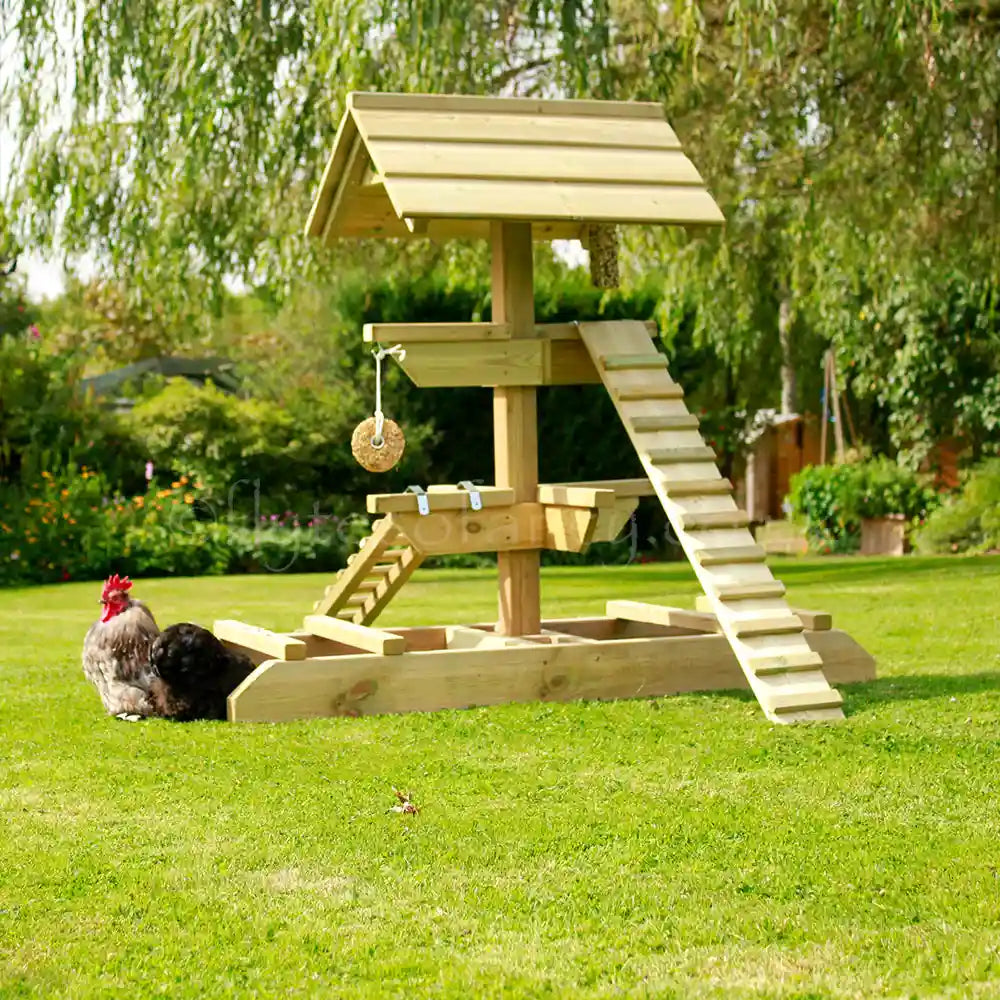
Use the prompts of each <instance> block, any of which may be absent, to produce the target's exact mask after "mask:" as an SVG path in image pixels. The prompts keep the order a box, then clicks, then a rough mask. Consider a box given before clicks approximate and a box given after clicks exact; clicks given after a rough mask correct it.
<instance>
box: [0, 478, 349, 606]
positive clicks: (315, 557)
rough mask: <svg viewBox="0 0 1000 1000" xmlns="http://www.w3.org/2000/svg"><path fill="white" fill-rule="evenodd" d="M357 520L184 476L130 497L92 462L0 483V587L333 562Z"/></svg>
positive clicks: (341, 557)
mask: <svg viewBox="0 0 1000 1000" xmlns="http://www.w3.org/2000/svg"><path fill="white" fill-rule="evenodd" d="M362 530H363V528H362V526H361V524H360V523H355V522H354V521H353V520H352V519H337V518H334V517H329V516H315V517H310V518H309V519H308V520H307V519H306V518H305V517H303V518H302V520H301V521H300V520H299V519H298V518H297V517H295V516H294V515H292V514H291V512H289V516H288V517H286V516H284V515H282V516H280V517H279V516H278V515H274V516H273V519H272V517H269V516H267V515H260V519H259V521H258V522H252V521H251V520H250V518H248V517H247V515H246V513H245V512H241V511H239V510H236V509H234V508H233V507H232V505H231V504H228V505H227V503H226V501H225V499H220V498H219V497H217V496H215V495H213V494H212V493H211V492H210V491H207V490H205V489H203V487H202V485H201V484H200V483H197V484H195V483H192V482H189V481H188V479H187V478H186V477H182V478H181V479H180V480H177V481H175V482H173V483H171V484H170V486H168V487H163V488H160V487H159V486H158V485H157V484H156V483H155V482H153V483H151V484H150V485H149V486H148V488H147V489H146V490H145V491H144V492H142V493H139V494H136V495H135V496H132V497H125V496H122V495H120V494H118V493H116V492H115V490H114V489H113V487H112V486H111V484H110V483H109V482H108V480H107V479H106V478H105V477H104V476H103V475H101V474H100V473H98V472H95V471H93V470H91V469H87V468H81V469H77V468H75V467H70V468H67V469H65V470H63V471H61V472H56V473H52V472H49V471H48V470H43V472H42V473H41V475H40V476H39V477H38V479H37V481H34V482H26V483H25V484H24V485H23V486H22V487H21V488H20V489H12V488H7V489H4V490H3V491H0V586H2V585H18V584H24V583H46V582H53V581H59V580H70V579H72V580H80V579H101V578H104V577H105V576H107V575H108V574H109V573H111V572H118V573H129V574H132V575H133V576H138V577H141V576H200V575H205V574H208V575H218V574H222V573H237V572H263V571H269V572H285V571H287V570H289V569H290V568H292V567H293V566H294V567H295V568H296V569H297V570H299V571H307V570H326V571H330V570H334V569H338V568H340V567H341V566H343V565H344V561H345V559H346V556H347V553H348V552H349V551H350V550H351V549H353V548H355V547H356V544H357V540H358V537H359V533H360V532H361V531H362Z"/></svg>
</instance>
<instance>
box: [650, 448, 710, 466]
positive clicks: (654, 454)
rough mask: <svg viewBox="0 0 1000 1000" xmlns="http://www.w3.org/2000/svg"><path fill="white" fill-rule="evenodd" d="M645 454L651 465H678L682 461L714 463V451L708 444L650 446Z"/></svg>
mask: <svg viewBox="0 0 1000 1000" xmlns="http://www.w3.org/2000/svg"><path fill="white" fill-rule="evenodd" d="M646 454H647V455H648V456H649V460H650V461H651V462H652V463H653V465H680V464H682V463H683V462H711V463H713V464H715V452H714V451H713V450H712V449H711V448H709V447H708V445H700V446H697V447H693V448H651V449H650V450H649V451H647V452H646Z"/></svg>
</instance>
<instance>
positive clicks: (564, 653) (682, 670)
mask: <svg viewBox="0 0 1000 1000" xmlns="http://www.w3.org/2000/svg"><path fill="white" fill-rule="evenodd" d="M808 641H809V643H810V645H811V646H813V648H814V649H815V650H816V651H817V652H819V653H820V654H821V655H822V658H823V662H824V665H825V668H826V673H827V676H828V678H829V679H830V681H831V682H833V683H835V684H849V683H855V682H858V681H870V680H872V679H873V678H874V676H875V665H874V661H873V660H872V658H871V656H869V654H868V653H866V652H865V651H864V649H862V648H861V647H860V646H859V645H858V644H857V643H856V642H855V641H854V640H853V639H851V637H850V636H848V635H847V634H846V633H844V632H841V631H840V630H838V629H834V630H832V631H830V632H816V633H810V635H809V636H808ZM599 648H600V655H599V656H597V655H595V646H594V644H592V643H586V644H583V643H566V644H562V643H559V644H551V645H549V644H546V645H541V644H534V643H532V644H530V645H526V646H519V647H512V648H507V649H485V650H443V651H441V650H438V651H428V652H412V653H404V654H403V655H402V656H391V657H390V656H385V657H379V656H374V655H372V654H370V653H363V654H357V655H354V656H331V657H321V658H316V659H310V660H306V661H298V662H295V661H281V660H271V661H268V662H266V663H263V664H261V666H260V667H258V669H257V670H255V671H254V673H253V674H251V675H250V676H249V677H248V678H247V679H246V680H245V681H244V682H243V683H242V684H241V685H240V686H239V687H238V688H237V689H236V690H235V691H234V692H233V693H232V694H231V695H230V696H229V718H230V720H231V721H233V722H286V721H290V720H292V719H303V718H316V717H324V716H325V717H329V716H334V715H375V714H381V713H389V712H414V711H421V712H426V711H435V710H437V709H449V708H451V709H453V708H468V707H471V706H474V705H476V706H478V705H498V704H505V703H507V702H531V701H539V700H543V701H575V700H577V699H590V700H606V699H614V698H648V697H655V696H661V695H672V694H680V693H684V692H690V691H716V690H733V689H744V690H745V689H746V688H747V687H748V684H747V680H746V678H745V677H744V675H743V673H742V671H741V670H740V667H739V664H738V663H737V661H736V658H735V656H734V655H733V652H732V650H731V649H730V647H729V644H728V642H727V641H726V639H725V638H724V637H723V636H721V635H689V636H679V637H678V636H672V637H664V638H653V639H649V638H646V639H619V640H610V641H606V642H601V643H600V647H599Z"/></svg>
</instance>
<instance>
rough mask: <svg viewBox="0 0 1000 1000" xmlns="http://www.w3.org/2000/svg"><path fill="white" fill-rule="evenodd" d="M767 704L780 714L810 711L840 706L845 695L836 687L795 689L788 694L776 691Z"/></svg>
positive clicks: (767, 700) (767, 699) (768, 698)
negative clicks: (807, 689) (810, 689)
mask: <svg viewBox="0 0 1000 1000" xmlns="http://www.w3.org/2000/svg"><path fill="white" fill-rule="evenodd" d="M765 701H766V706H767V707H768V708H769V709H770V710H771V711H772V712H776V713H777V714H778V715H781V714H783V713H784V712H808V711H810V710H818V709H821V708H840V707H841V706H842V705H843V704H844V696H843V695H842V694H841V693H840V692H839V691H838V690H837V689H836V688H832V687H828V688H826V689H825V690H823V689H820V690H819V691H794V692H789V693H788V694H779V693H777V692H775V693H774V694H771V695H769V696H768V697H767V698H766V699H765Z"/></svg>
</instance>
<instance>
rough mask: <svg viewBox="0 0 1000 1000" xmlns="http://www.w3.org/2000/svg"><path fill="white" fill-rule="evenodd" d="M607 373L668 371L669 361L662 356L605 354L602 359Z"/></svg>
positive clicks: (650, 354)
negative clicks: (648, 370) (650, 370)
mask: <svg viewBox="0 0 1000 1000" xmlns="http://www.w3.org/2000/svg"><path fill="white" fill-rule="evenodd" d="M600 364H601V367H602V368H603V369H604V370H605V371H606V372H619V371H646V370H647V369H653V370H658V369H661V368H662V369H663V370H664V371H666V369H667V359H666V358H665V357H664V356H663V355H662V354H653V353H649V354H604V355H601V359H600Z"/></svg>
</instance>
